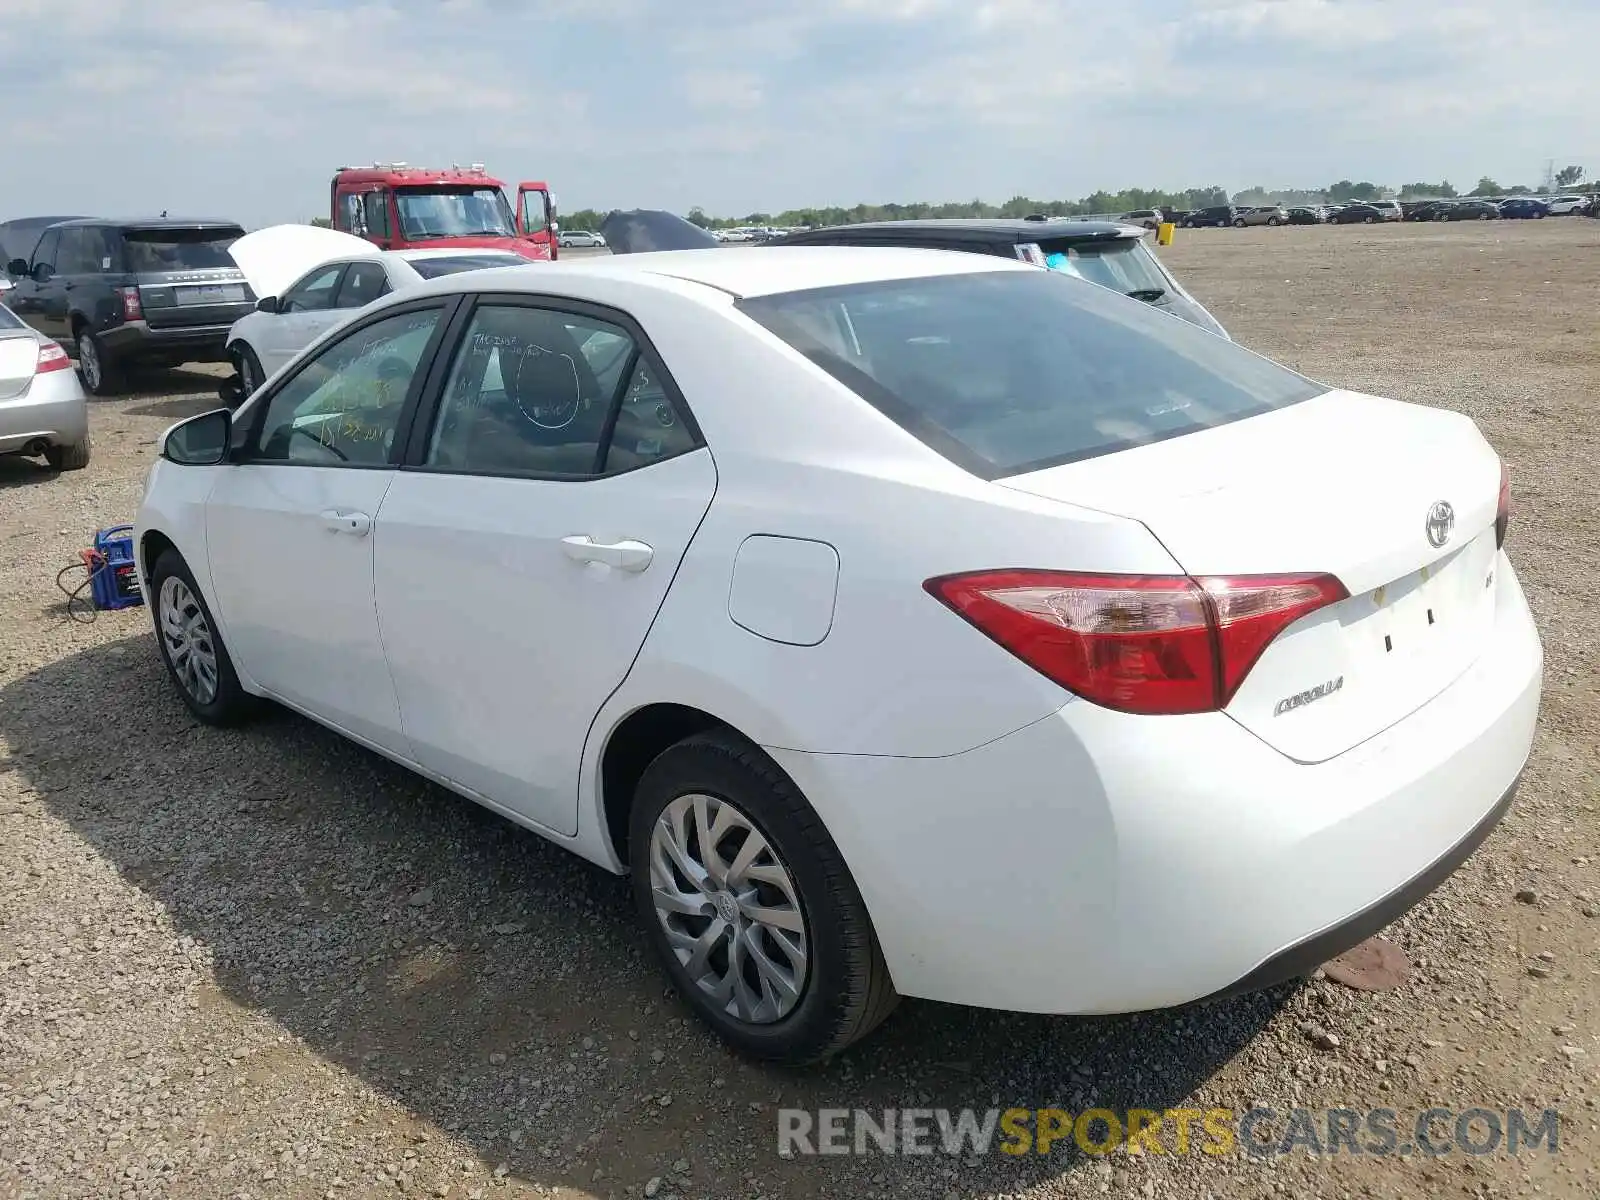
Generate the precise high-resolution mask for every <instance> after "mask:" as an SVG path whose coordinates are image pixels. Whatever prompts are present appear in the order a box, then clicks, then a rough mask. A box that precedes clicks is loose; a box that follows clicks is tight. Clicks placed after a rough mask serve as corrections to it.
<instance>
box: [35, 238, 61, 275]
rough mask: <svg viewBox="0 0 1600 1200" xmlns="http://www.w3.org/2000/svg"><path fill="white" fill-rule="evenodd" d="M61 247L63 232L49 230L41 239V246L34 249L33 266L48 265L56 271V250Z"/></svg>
mask: <svg viewBox="0 0 1600 1200" xmlns="http://www.w3.org/2000/svg"><path fill="white" fill-rule="evenodd" d="M60 245H61V231H60V230H59V229H47V230H46V231H45V234H44V236H43V237H41V238H40V239H39V244H38V245H37V246H35V247H34V250H33V265H34V266H38V265H39V264H40V263H45V264H48V265H49V266H50V268H51V269H52V270H54V269H55V263H56V248H57V247H58V246H60Z"/></svg>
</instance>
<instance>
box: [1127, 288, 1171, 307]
mask: <svg viewBox="0 0 1600 1200" xmlns="http://www.w3.org/2000/svg"><path fill="white" fill-rule="evenodd" d="M1122 294H1123V295H1124V296H1132V297H1133V298H1134V299H1135V300H1143V301H1145V302H1147V303H1150V304H1154V303H1155V302H1156V301H1157V300H1159V299H1161V297H1163V296H1165V295H1166V294H1167V289H1166V288H1134V289H1133V291H1131V292H1123V293H1122Z"/></svg>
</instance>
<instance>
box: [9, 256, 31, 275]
mask: <svg viewBox="0 0 1600 1200" xmlns="http://www.w3.org/2000/svg"><path fill="white" fill-rule="evenodd" d="M27 273H28V260H27V259H25V258H13V259H12V260H11V261H10V262H8V263H7V264H6V274H7V275H26V274H27Z"/></svg>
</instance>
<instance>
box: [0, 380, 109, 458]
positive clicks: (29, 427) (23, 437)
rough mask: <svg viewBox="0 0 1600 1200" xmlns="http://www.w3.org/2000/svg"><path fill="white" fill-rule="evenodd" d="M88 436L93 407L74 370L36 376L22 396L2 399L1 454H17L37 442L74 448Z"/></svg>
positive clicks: (0, 421)
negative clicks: (86, 398) (88, 402)
mask: <svg viewBox="0 0 1600 1200" xmlns="http://www.w3.org/2000/svg"><path fill="white" fill-rule="evenodd" d="M88 433H89V406H88V404H87V403H86V402H85V400H84V396H83V389H82V388H81V387H80V386H79V384H78V377H77V375H76V374H75V373H74V372H72V371H50V372H47V373H46V374H44V375H36V376H34V380H33V382H32V383H31V384H30V385H29V386H28V390H27V391H26V392H24V393H23V394H22V395H20V396H17V397H15V398H13V399H10V400H0V454H13V453H15V452H17V451H19V450H25V449H27V447H28V446H30V445H33V444H34V443H36V442H45V443H47V444H49V445H52V446H71V445H75V444H76V443H78V442H81V441H82V440H83V439H84V438H85V437H87V436H88Z"/></svg>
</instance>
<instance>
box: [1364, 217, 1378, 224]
mask: <svg viewBox="0 0 1600 1200" xmlns="http://www.w3.org/2000/svg"><path fill="white" fill-rule="evenodd" d="M1377 222H1378V218H1377V217H1362V218H1361V223H1362V224H1363V225H1375V224H1377Z"/></svg>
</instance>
